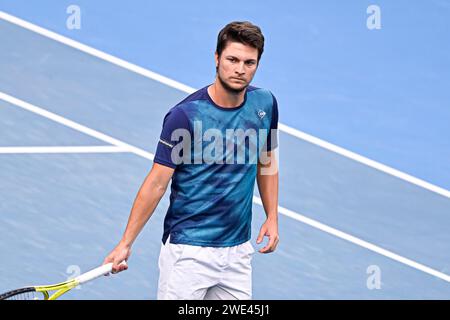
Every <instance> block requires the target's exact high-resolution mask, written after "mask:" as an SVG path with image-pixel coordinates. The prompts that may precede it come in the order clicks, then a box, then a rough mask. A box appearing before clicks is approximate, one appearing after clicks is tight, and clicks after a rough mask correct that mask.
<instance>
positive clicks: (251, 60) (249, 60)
mask: <svg viewBox="0 0 450 320" xmlns="http://www.w3.org/2000/svg"><path fill="white" fill-rule="evenodd" d="M226 58H233V59H236V60H240V59H239V58H238V57H235V56H226ZM245 62H256V59H247V60H245Z"/></svg>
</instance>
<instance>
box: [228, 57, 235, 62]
mask: <svg viewBox="0 0 450 320" xmlns="http://www.w3.org/2000/svg"><path fill="white" fill-rule="evenodd" d="M228 61H230V62H236V59H235V58H231V57H230V58H228Z"/></svg>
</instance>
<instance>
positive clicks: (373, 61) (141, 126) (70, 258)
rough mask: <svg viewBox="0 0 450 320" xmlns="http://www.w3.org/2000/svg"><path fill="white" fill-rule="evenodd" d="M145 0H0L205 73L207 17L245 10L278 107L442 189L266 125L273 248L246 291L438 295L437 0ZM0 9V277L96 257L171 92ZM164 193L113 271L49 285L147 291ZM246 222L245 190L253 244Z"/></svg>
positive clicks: (77, 294) (188, 73)
mask: <svg viewBox="0 0 450 320" xmlns="http://www.w3.org/2000/svg"><path fill="white" fill-rule="evenodd" d="M146 3H148V2H146V1H136V2H135V4H134V5H133V7H126V8H122V7H121V5H119V4H118V2H117V3H110V2H108V3H107V2H102V1H96V2H95V4H94V3H93V2H89V1H78V3H77V4H78V5H79V6H80V8H81V10H82V28H81V30H72V31H71V30H68V29H66V24H65V22H66V21H65V20H66V18H67V14H66V12H65V10H66V8H67V6H68V5H69V4H72V3H69V2H67V1H60V2H58V4H57V5H56V4H55V3H54V2H51V1H40V6H38V5H36V4H33V5H30V4H29V2H26V1H4V0H0V11H3V12H6V13H8V14H9V15H8V17H11V16H13V17H14V16H15V17H19V18H21V19H23V20H25V21H28V22H32V23H33V24H36V25H39V26H41V27H44V28H46V29H48V30H52V31H54V32H57V33H58V34H61V35H64V36H66V37H69V38H71V39H75V40H77V41H80V42H81V43H84V44H87V45H89V46H91V47H94V48H96V49H99V50H102V51H104V52H106V53H109V54H112V55H114V56H117V57H119V58H122V59H124V60H126V61H129V62H131V63H134V64H137V65H139V66H142V67H145V68H148V69H150V70H152V71H155V72H158V73H160V74H162V75H165V76H169V77H171V78H173V79H175V80H177V81H180V82H182V83H184V84H186V85H189V86H191V87H195V88H198V87H201V86H204V85H206V84H208V83H210V82H211V81H212V80H213V76H214V74H213V72H214V68H213V60H212V52H213V50H214V45H215V40H216V35H217V32H218V30H220V28H221V27H222V26H223V25H224V24H226V23H227V22H229V21H231V20H239V19H248V20H251V21H254V22H255V23H258V24H260V25H261V27H262V28H263V31H265V34H266V38H267V44H266V52H265V53H264V56H263V60H262V62H261V66H260V70H259V71H258V72H259V73H258V76H257V78H256V79H255V81H254V85H256V86H262V87H266V88H268V89H270V90H272V91H273V92H274V93H275V95H276V96H277V98H278V101H279V107H280V122H281V123H283V124H286V125H288V126H290V127H292V128H294V129H297V130H299V131H302V132H306V133H308V134H312V135H313V136H315V137H318V138H320V139H323V140H325V141H328V142H331V143H333V144H336V145H338V146H340V147H343V148H346V149H348V150H350V151H353V152H356V153H358V154H360V155H362V156H364V157H367V158H370V159H373V160H376V161H378V162H381V163H383V164H384V165H387V166H389V167H392V168H395V169H397V170H400V171H401V172H404V173H407V174H409V175H411V176H414V177H417V178H419V179H421V180H424V181H426V182H428V183H431V184H432V185H434V186H437V187H438V188H440V190H442V192H434V191H432V190H430V188H426V187H423V185H422V184H421V183H419V185H418V184H414V183H411V182H410V181H405V180H404V179H400V178H399V177H397V176H393V175H391V174H388V173H386V172H382V171H379V170H377V169H374V168H373V167H371V166H369V165H367V164H365V163H361V162H357V161H355V160H353V159H350V158H348V157H344V156H343V155H341V154H338V153H335V152H332V151H330V150H328V149H325V148H323V147H322V146H320V145H317V144H314V143H311V142H308V141H305V140H303V139H301V138H299V137H298V136H295V135H292V134H290V133H288V132H286V131H285V130H284V131H281V132H280V207H281V208H280V212H281V213H282V214H281V215H280V237H281V242H280V245H279V247H278V250H277V251H276V252H275V253H273V254H270V255H261V254H255V256H254V277H253V280H254V298H255V299H448V298H449V297H450V276H449V275H450V200H449V197H448V191H447V190H448V189H449V188H450V161H449V159H450V144H449V139H448V137H450V129H449V127H448V121H449V119H450V114H449V110H450V109H449V108H448V106H449V105H448V101H450V97H449V91H448V90H447V89H446V88H447V87H449V85H450V76H449V74H450V73H449V71H450V60H449V57H448V55H447V54H446V52H448V50H449V49H450V48H449V45H448V43H447V42H446V41H444V39H446V38H448V36H449V23H448V19H447V17H448V15H449V14H450V4H448V3H447V2H445V1H430V2H426V3H425V2H423V3H422V4H410V3H406V2H404V1H397V2H396V4H395V5H394V4H391V3H390V2H387V1H379V3H378V4H379V6H380V7H381V10H382V29H381V30H377V31H369V30H368V29H367V28H366V22H365V19H366V17H367V14H366V8H367V6H368V5H369V4H370V3H369V2H367V3H366V2H364V1H363V2H361V1H358V2H356V1H355V2H354V3H353V4H345V5H344V6H341V7H335V4H334V3H333V2H331V1H323V2H320V3H313V2H312V1H308V2H303V3H301V4H297V2H292V3H290V4H288V3H286V5H285V6H282V7H272V5H269V4H268V3H269V2H268V3H267V4H266V5H263V4H262V3H261V2H251V1H250V2H248V4H246V5H244V6H243V7H240V6H242V4H237V2H236V3H234V5H233V6H231V7H236V6H237V7H239V8H240V10H239V12H240V14H239V15H234V14H232V12H231V11H230V12H228V13H225V12H224V10H223V8H222V9H220V8H219V7H218V5H213V4H211V3H209V2H204V1H199V2H198V4H197V6H195V7H194V6H193V5H192V4H190V5H189V7H188V5H187V3H185V2H181V1H180V2H179V3H178V2H171V3H168V2H165V3H164V4H162V3H159V4H152V5H149V4H146ZM50 4H51V5H50ZM255 6H256V8H257V9H255ZM169 9H170V10H169ZM0 17H2V18H0V45H1V50H0V237H1V238H0V239H1V240H2V241H0V254H1V255H2V257H8V258H7V259H2V263H1V265H0V291H6V290H8V289H12V288H16V287H20V286H24V285H28V284H45V283H53V282H59V281H61V280H63V279H66V278H67V277H68V276H70V275H73V272H74V270H75V272H76V270H77V268H79V269H80V270H81V271H87V270H88V269H89V268H93V267H95V266H97V265H98V264H100V263H101V262H102V260H103V258H104V256H105V255H106V254H107V253H108V252H109V251H110V250H111V249H112V248H113V247H114V245H115V244H116V242H117V241H118V240H119V239H120V236H121V234H122V232H123V230H124V227H125V225H126V222H127V218H128V214H129V210H130V208H131V205H132V202H133V200H134V196H135V195H136V192H137V191H138V189H139V187H140V184H141V183H142V181H143V179H144V177H145V175H146V174H147V173H148V171H149V169H150V168H151V166H152V162H151V155H152V154H153V153H154V151H155V150H156V143H157V141H158V138H159V133H160V130H161V125H162V119H163V117H164V115H165V113H166V112H167V110H168V109H169V108H170V107H172V106H173V105H174V104H176V103H177V102H179V101H180V100H181V99H183V98H184V97H185V96H186V95H187V93H186V92H183V91H182V90H179V89H175V88H173V87H171V86H169V85H167V84H164V83H161V82H159V81H156V80H154V79H151V78H148V77H144V76H142V75H140V74H137V73H134V72H132V71H130V70H128V69H126V68H124V67H121V66H118V65H114V64H111V63H110V62H108V61H105V60H104V59H101V58H99V57H94V56H92V55H90V54H87V53H85V52H82V51H80V50H77V49H74V48H72V47H70V46H67V45H65V44H63V43H60V42H57V41H55V40H53V39H50V38H48V37H46V36H43V35H42V34H37V33H36V32H34V31H31V30H29V29H27V28H25V27H24V25H22V24H20V23H19V24H17V23H12V22H11V19H10V18H5V17H6V16H5V15H3V16H0ZM155 26H158V29H155ZM161 26H164V28H162V27H161ZM175 30H176V33H174V32H175ZM58 116H59V117H58ZM77 125H81V126H82V127H80V126H77ZM114 139H115V140H114ZM124 145H125V146H126V147H127V148H128V149H127V150H124ZM19 147H21V148H20V149H19ZM33 147H36V148H33ZM39 147H62V148H60V149H58V150H56V149H53V150H54V153H49V151H48V150H49V149H47V151H43V149H39ZM80 147H81V148H84V147H86V148H84V149H83V151H82V149H77V148H80ZM105 147H108V148H109V149H104V148H105ZM130 148H131V149H130ZM102 150H103V151H102ZM105 150H106V151H105ZM255 196H258V194H257V191H256V190H255ZM167 206H168V194H167V195H166V196H165V197H164V198H163V199H162V200H161V202H160V205H159V206H158V208H157V210H156V211H155V213H154V215H153V217H152V218H151V220H150V222H149V223H148V224H147V226H146V228H145V229H144V231H143V232H142V234H141V235H140V237H139V238H138V240H137V242H136V244H135V246H134V250H133V255H132V258H131V259H130V261H129V264H130V269H129V271H127V272H124V273H121V274H119V275H115V276H113V277H109V278H104V279H101V280H99V281H95V282H93V283H90V284H86V285H84V286H83V287H82V288H81V289H79V290H74V291H73V292H71V293H69V294H67V295H66V296H64V297H65V298H67V299H155V298H156V288H157V280H158V268H157V267H158V266H157V259H158V254H159V249H160V245H161V242H160V238H161V235H162V225H163V219H164V214H165V211H166V209H167ZM308 219H310V220H308ZM263 221H264V212H263V209H262V207H261V206H260V205H258V204H257V203H255V204H254V213H253V230H252V231H253V236H252V241H253V243H254V246H255V247H258V246H256V244H255V240H256V236H257V234H258V232H259V227H260V226H261V224H262V223H263ZM369 266H377V268H379V270H380V271H381V288H380V289H373V290H370V289H368V287H367V280H368V278H369V276H370V275H369V274H368V273H367V269H368V267H369ZM36 281H37V282H39V283H36Z"/></svg>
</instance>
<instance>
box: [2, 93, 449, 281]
mask: <svg viewBox="0 0 450 320" xmlns="http://www.w3.org/2000/svg"><path fill="white" fill-rule="evenodd" d="M0 99H2V100H4V101H7V102H9V103H11V104H13V105H16V106H17V107H20V108H23V109H25V110H28V111H30V112H33V113H36V114H38V115H41V116H43V117H46V118H47V119H50V120H53V121H56V122H58V123H60V124H63V125H66V126H68V127H70V128H72V129H75V130H78V131H80V132H83V133H85V134H87V135H89V136H92V137H94V138H97V139H100V140H103V141H106V142H108V143H111V144H114V145H115V146H118V147H120V148H123V149H126V150H129V152H132V153H134V154H136V155H139V156H141V157H143V158H146V159H150V160H153V158H154V155H153V154H152V153H150V152H147V151H144V150H142V149H139V148H137V147H134V146H131V145H129V144H127V143H125V142H122V141H120V140H117V139H114V138H112V137H110V136H107V135H105V134H103V133H100V132H98V131H95V130H92V129H90V128H88V127H85V126H83V125H81V124H78V123H76V122H74V121H71V120H68V119H66V118H64V117H61V116H58V115H56V114H54V113H51V112H49V111H46V110H44V109H42V108H39V107H37V106H34V105H31V104H29V103H27V102H25V101H22V100H19V99H17V98H14V97H11V96H9V95H7V94H5V93H3V92H0ZM253 202H254V203H255V204H258V205H260V206H262V200H261V198H259V197H256V196H254V197H253ZM278 211H279V212H280V213H281V214H283V215H285V216H287V217H290V218H292V219H295V220H297V221H300V222H303V223H305V224H308V225H310V226H312V227H314V228H316V229H319V230H321V231H323V232H326V233H329V234H331V235H334V236H336V237H338V238H341V239H344V240H347V241H349V242H351V243H353V244H356V245H358V246H360V247H363V248H366V249H369V250H371V251H374V252H376V253H378V254H380V255H383V256H385V257H387V258H390V259H392V260H395V261H397V262H400V263H402V264H405V265H407V266H410V267H412V268H414V269H417V270H419V271H422V272H425V273H427V274H430V275H432V276H435V277H437V278H440V279H442V280H444V281H447V282H450V276H449V275H446V274H445V273H442V272H439V271H437V270H434V269H432V268H430V267H427V266H425V265H423V264H420V263H418V262H415V261H413V260H410V259H407V258H405V257H402V256H400V255H398V254H396V253H393V252H391V251H388V250H385V249H383V248H380V247H378V246H376V245H374V244H371V243H369V242H366V241H364V240H361V239H359V238H356V237H354V236H352V235H349V234H347V233H344V232H342V231H339V230H337V229H334V228H332V227H329V226H327V225H325V224H322V223H320V222H318V221H315V220H313V219H310V218H307V217H305V216H303V215H301V214H299V213H296V212H294V211H291V210H289V209H286V208H283V207H281V206H278Z"/></svg>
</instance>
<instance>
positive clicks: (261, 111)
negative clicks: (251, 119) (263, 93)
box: [258, 109, 266, 119]
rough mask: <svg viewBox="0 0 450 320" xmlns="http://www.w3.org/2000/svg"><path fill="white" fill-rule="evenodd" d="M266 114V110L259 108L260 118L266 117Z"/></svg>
mask: <svg viewBox="0 0 450 320" xmlns="http://www.w3.org/2000/svg"><path fill="white" fill-rule="evenodd" d="M265 115H266V112H265V111H264V110H261V109H259V110H258V117H259V118H260V119H262V118H264V116H265Z"/></svg>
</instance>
